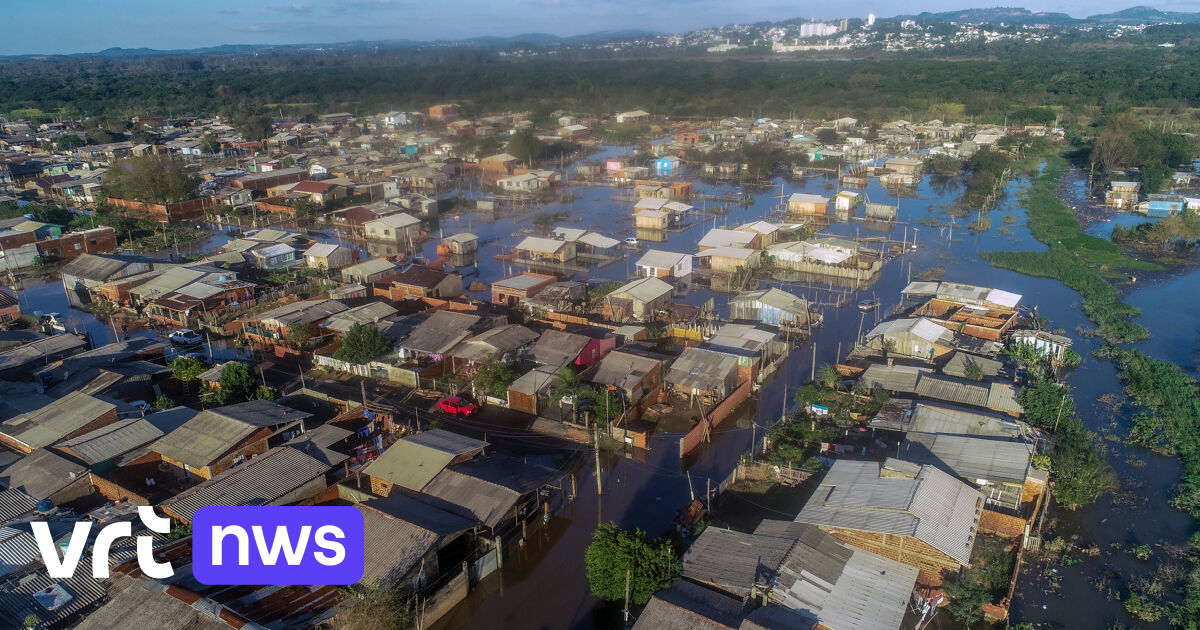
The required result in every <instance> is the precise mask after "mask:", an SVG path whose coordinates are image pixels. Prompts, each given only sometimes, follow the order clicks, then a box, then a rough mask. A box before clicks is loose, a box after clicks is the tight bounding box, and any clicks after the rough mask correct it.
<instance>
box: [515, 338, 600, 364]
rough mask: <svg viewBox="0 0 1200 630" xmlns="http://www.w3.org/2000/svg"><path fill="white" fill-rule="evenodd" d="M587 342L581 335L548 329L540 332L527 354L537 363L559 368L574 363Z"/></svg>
mask: <svg viewBox="0 0 1200 630" xmlns="http://www.w3.org/2000/svg"><path fill="white" fill-rule="evenodd" d="M589 341H590V339H588V338H587V337H585V336H583V335H577V334H575V333H569V332H563V331H561V330H555V329H553V328H548V329H546V330H543V331H542V336H541V337H539V338H538V340H537V343H535V344H533V347H532V348H530V350H529V354H530V356H531V357H533V360H534V361H536V362H538V363H541V364H544V365H550V366H554V367H561V366H564V365H567V364H568V363H571V362H572V361H574V360H575V358H576V357H578V356H579V353H580V352H583V349H584V348H585V347H587V344H588V342H589Z"/></svg>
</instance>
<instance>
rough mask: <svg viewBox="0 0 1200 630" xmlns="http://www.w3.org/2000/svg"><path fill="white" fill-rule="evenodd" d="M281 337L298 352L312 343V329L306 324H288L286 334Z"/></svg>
mask: <svg viewBox="0 0 1200 630" xmlns="http://www.w3.org/2000/svg"><path fill="white" fill-rule="evenodd" d="M283 336H284V338H286V339H287V342H288V343H289V344H291V345H292V347H293V348H296V349H297V350H300V349H303V348H304V347H305V346H307V345H308V342H309V341H312V328H310V327H309V325H308V324H304V323H301V322H293V323H291V324H288V327H287V332H286V333H284V335H283Z"/></svg>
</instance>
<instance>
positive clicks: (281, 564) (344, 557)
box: [192, 506, 365, 586]
mask: <svg viewBox="0 0 1200 630" xmlns="http://www.w3.org/2000/svg"><path fill="white" fill-rule="evenodd" d="M363 529H364V527H363V517H362V513H361V512H359V511H358V509H357V508H354V507H350V506H310V507H295V506H293V507H270V506H262V507H229V506H208V507H202V508H200V509H199V510H197V511H196V515H195V516H194V517H193V518H192V574H193V575H195V577H196V579H197V580H198V581H200V583H202V584H209V585H235V584H237V585H240V584H247V585H267V584H270V585H280V586H284V585H288V586H290V585H301V584H339V585H345V584H354V583H356V582H358V581H359V580H361V579H362V576H363V553H364V545H365V542H364V541H365V538H364V535H363Z"/></svg>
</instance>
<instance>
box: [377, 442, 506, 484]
mask: <svg viewBox="0 0 1200 630" xmlns="http://www.w3.org/2000/svg"><path fill="white" fill-rule="evenodd" d="M487 445H488V444H487V442H482V441H479V440H476V439H474V438H469V437H466V436H462V435H458V434H457V433H451V432H449V431H445V430H443V429H431V430H429V431H422V432H420V433H418V434H416V435H412V436H409V437H406V438H403V439H401V440H398V441H397V442H396V443H395V444H393V445H391V446H390V447H388V448H387V450H385V451H384V452H383V454H382V455H380V456H379V457H378V458H376V459H375V461H373V462H371V463H370V464H368V465H367V467H366V468H364V469H363V473H365V474H367V475H370V476H371V477H375V478H378V479H382V480H384V481H387V482H388V483H393V484H395V485H398V486H400V487H402V488H408V489H409V490H415V491H420V490H421V489H422V488H424V487H425V486H426V485H427V484H428V483H429V482H430V481H431V480H432V479H433V478H434V477H436V476H437V475H438V473H440V472H442V470H444V469H445V468H446V466H448V465H449V464H450V462H452V461H454V460H455V459H457V458H459V457H461V456H463V455H467V454H469V453H472V452H478V451H482V450H483V449H484V448H485V447H486V446H487Z"/></svg>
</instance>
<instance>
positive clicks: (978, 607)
mask: <svg viewBox="0 0 1200 630" xmlns="http://www.w3.org/2000/svg"><path fill="white" fill-rule="evenodd" d="M942 590H943V591H945V593H946V596H947V597H949V598H950V603H949V604H947V605H946V611H947V612H949V613H950V616H951V617H954V620H955V621H957V622H959V623H961V624H964V625H967V626H969V625H971V624H974V623H976V622H978V621H983V605H984V604H988V603H991V599H992V597H991V594H989V593H988V590H987V587H986V586H984V585H983V584H980V583H979V582H976V581H975V580H972V579H960V580H950V581H948V582H946V583H944V584H942Z"/></svg>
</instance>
